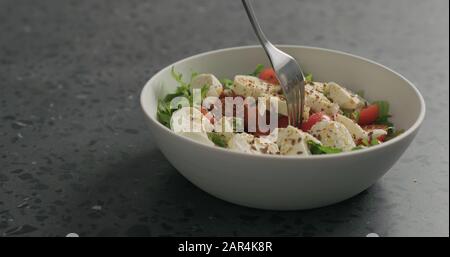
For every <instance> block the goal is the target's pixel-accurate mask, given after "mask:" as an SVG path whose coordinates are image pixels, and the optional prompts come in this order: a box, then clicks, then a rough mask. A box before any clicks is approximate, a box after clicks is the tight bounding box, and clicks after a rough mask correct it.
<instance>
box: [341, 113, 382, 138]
mask: <svg viewBox="0 0 450 257" xmlns="http://www.w3.org/2000/svg"><path fill="white" fill-rule="evenodd" d="M335 120H336V121H338V122H340V123H342V124H343V125H344V126H345V127H346V128H347V129H348V131H349V132H350V134H351V135H352V137H353V140H354V141H355V142H357V141H358V140H360V139H361V140H367V141H370V140H372V138H378V137H380V136H383V135H386V134H387V132H386V130H384V129H372V130H368V131H366V130H364V129H363V128H362V127H361V126H359V124H358V123H356V122H354V121H353V120H352V119H350V118H347V117H345V116H344V115H341V114H338V115H336V119H335Z"/></svg>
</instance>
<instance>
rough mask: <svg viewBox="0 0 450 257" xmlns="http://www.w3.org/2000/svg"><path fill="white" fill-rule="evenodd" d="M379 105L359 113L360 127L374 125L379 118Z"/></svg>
mask: <svg viewBox="0 0 450 257" xmlns="http://www.w3.org/2000/svg"><path fill="white" fill-rule="evenodd" d="M378 112H379V109H378V105H376V104H372V105H369V106H367V107H366V108H364V109H362V110H361V111H360V112H359V120H358V124H359V125H369V124H372V123H374V122H375V121H376V120H377V118H378Z"/></svg>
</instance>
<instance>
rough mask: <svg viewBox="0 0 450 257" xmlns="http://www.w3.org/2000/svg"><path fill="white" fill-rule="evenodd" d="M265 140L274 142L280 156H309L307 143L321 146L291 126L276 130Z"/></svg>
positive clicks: (308, 135)
mask: <svg viewBox="0 0 450 257" xmlns="http://www.w3.org/2000/svg"><path fill="white" fill-rule="evenodd" d="M264 138H265V139H267V140H269V141H271V142H276V143H277V145H278V148H279V149H280V154H281V155H310V154H311V152H310V151H309V147H308V141H313V142H316V143H318V144H321V143H320V141H318V140H317V139H316V138H314V137H313V136H311V135H310V134H308V133H305V132H303V131H301V130H299V129H297V128H295V127H293V126H288V127H286V128H277V129H275V130H274V131H272V133H271V134H270V135H268V136H266V137H264Z"/></svg>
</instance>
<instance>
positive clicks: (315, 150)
mask: <svg viewBox="0 0 450 257" xmlns="http://www.w3.org/2000/svg"><path fill="white" fill-rule="evenodd" d="M308 147H309V150H310V151H311V153H312V154H314V155H315V154H333V153H340V152H342V150H341V149H339V148H334V147H328V146H323V145H321V144H318V143H316V142H314V141H311V140H310V141H308Z"/></svg>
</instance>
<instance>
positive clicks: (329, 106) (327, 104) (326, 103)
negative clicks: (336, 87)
mask: <svg viewBox="0 0 450 257" xmlns="http://www.w3.org/2000/svg"><path fill="white" fill-rule="evenodd" d="M305 104H306V105H307V106H308V107H310V108H311V110H312V111H313V112H325V113H326V114H328V115H330V116H334V115H336V113H338V111H339V105H337V104H336V103H332V102H331V101H330V100H329V99H328V98H327V97H326V96H325V95H324V94H322V93H321V92H319V91H317V90H315V89H314V88H313V87H312V86H311V85H309V84H307V85H305Z"/></svg>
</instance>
